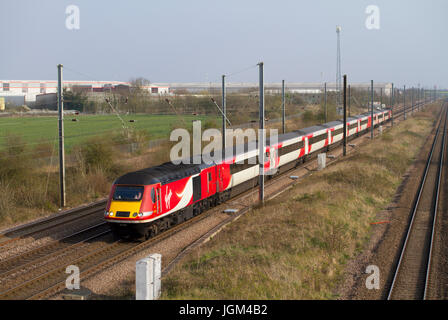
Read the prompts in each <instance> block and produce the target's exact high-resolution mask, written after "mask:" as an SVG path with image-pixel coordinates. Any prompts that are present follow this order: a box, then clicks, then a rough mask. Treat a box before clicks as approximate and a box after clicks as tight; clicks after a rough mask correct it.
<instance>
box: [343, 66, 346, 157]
mask: <svg viewBox="0 0 448 320" xmlns="http://www.w3.org/2000/svg"><path fill="white" fill-rule="evenodd" d="M343 138H344V143H343V155H344V156H345V155H346V154H347V75H346V74H344V135H343Z"/></svg>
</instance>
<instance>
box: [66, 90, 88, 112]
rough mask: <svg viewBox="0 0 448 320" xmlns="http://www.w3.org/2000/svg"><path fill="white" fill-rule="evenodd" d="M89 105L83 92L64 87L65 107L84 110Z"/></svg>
mask: <svg viewBox="0 0 448 320" xmlns="http://www.w3.org/2000/svg"><path fill="white" fill-rule="evenodd" d="M86 105H87V97H86V96H85V95H84V94H83V93H82V92H75V91H68V90H66V89H64V109H67V110H78V111H81V112H82V111H84V108H85V106H86Z"/></svg>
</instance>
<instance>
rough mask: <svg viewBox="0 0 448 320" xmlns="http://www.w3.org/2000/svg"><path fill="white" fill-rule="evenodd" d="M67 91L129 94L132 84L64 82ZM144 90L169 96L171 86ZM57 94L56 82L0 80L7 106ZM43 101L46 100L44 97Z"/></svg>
mask: <svg viewBox="0 0 448 320" xmlns="http://www.w3.org/2000/svg"><path fill="white" fill-rule="evenodd" d="M63 87H64V89H66V90H72V91H77V92H108V91H110V92H118V93H122V92H129V90H130V88H131V84H130V83H129V82H123V81H63ZM143 89H146V90H148V92H149V93H150V94H153V95H165V94H169V92H170V88H169V86H157V85H152V84H150V85H147V86H143ZM51 93H53V94H54V93H57V81H55V80H0V97H5V102H6V104H8V102H9V103H11V104H13V105H23V104H27V105H32V106H34V105H35V104H36V99H37V96H39V95H46V94H51ZM41 99H46V98H44V97H42V98H41Z"/></svg>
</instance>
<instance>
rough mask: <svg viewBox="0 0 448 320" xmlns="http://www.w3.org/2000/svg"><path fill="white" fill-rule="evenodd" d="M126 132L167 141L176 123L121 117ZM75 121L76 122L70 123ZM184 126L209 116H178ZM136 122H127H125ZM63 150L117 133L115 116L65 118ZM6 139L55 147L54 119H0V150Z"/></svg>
mask: <svg viewBox="0 0 448 320" xmlns="http://www.w3.org/2000/svg"><path fill="white" fill-rule="evenodd" d="M121 117H122V118H123V120H124V122H125V124H126V126H127V127H128V128H134V129H136V130H145V131H146V132H147V133H148V134H149V137H150V138H151V139H161V138H165V139H166V138H169V134H170V131H171V130H172V128H173V125H176V124H179V125H183V123H179V121H180V120H179V118H178V117H177V116H176V115H146V114H134V115H122V116H121ZM73 118H77V119H78V120H79V121H76V122H75V121H72V119H73ZM182 118H183V119H184V121H185V123H186V124H187V125H188V126H190V127H191V121H192V120H202V121H204V122H205V121H206V120H207V119H214V117H209V116H193V115H182ZM131 119H133V120H135V121H136V122H129V120H131ZM64 130H65V147H66V149H67V150H68V151H69V150H70V149H71V148H72V147H73V146H74V145H76V144H79V143H81V142H83V141H84V140H86V139H88V138H89V137H93V136H98V135H110V134H114V133H117V132H121V130H122V123H121V120H120V119H119V118H118V117H117V116H116V115H78V116H76V115H71V116H68V115H66V116H65V118H64ZM7 135H19V136H21V137H22V138H23V142H24V143H26V144H28V145H31V146H36V145H38V144H41V143H43V142H50V143H55V142H56V141H57V138H58V118H57V117H4V118H3V117H0V149H2V148H4V146H5V138H6V136H7Z"/></svg>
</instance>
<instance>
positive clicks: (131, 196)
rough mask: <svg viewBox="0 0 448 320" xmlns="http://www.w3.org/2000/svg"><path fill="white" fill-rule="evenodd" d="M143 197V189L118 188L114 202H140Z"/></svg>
mask: <svg viewBox="0 0 448 320" xmlns="http://www.w3.org/2000/svg"><path fill="white" fill-rule="evenodd" d="M142 196H143V187H128V186H117V187H116V188H115V192H114V198H113V199H114V200H121V201H139V200H141V199H142Z"/></svg>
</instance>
